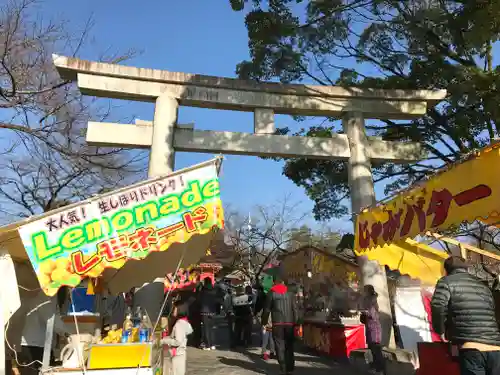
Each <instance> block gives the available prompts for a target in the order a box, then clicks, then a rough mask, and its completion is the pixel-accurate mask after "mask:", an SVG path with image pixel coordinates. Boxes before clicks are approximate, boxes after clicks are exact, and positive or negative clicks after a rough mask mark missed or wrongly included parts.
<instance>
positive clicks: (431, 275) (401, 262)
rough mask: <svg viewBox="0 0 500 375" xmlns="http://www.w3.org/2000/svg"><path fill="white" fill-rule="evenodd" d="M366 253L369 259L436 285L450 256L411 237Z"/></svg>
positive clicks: (428, 283)
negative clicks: (445, 261) (444, 263)
mask: <svg viewBox="0 0 500 375" xmlns="http://www.w3.org/2000/svg"><path fill="white" fill-rule="evenodd" d="M364 254H365V255H366V256H367V257H368V259H370V260H375V261H377V262H379V263H380V264H382V265H385V266H388V267H389V268H390V269H392V270H398V271H399V272H400V273H401V274H403V275H408V276H410V277H411V278H413V279H419V280H420V281H421V282H422V284H425V285H435V284H436V282H437V281H438V280H439V278H440V277H442V276H443V262H444V260H445V259H446V258H447V257H448V254H447V253H445V252H444V251H439V250H436V249H434V248H432V247H430V246H428V245H425V244H421V243H418V242H416V241H414V240H411V239H406V240H405V241H403V242H400V243H391V244H388V245H384V246H379V247H377V248H375V249H372V250H370V251H367V252H365V253H364Z"/></svg>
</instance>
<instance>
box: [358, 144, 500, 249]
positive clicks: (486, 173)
mask: <svg viewBox="0 0 500 375" xmlns="http://www.w3.org/2000/svg"><path fill="white" fill-rule="evenodd" d="M499 165H500V144H494V145H492V146H489V147H487V148H484V149H482V150H480V151H478V152H476V153H474V154H473V155H470V156H469V157H468V158H467V159H466V160H463V161H461V162H459V163H456V164H453V165H450V166H449V167H447V168H444V169H442V170H441V171H439V172H438V173H436V174H435V175H433V176H432V177H431V178H430V179H428V180H427V181H425V182H424V183H422V184H420V185H418V186H416V187H414V188H412V189H411V190H409V191H407V192H404V193H401V194H399V195H398V196H397V197H395V198H394V199H391V200H389V201H387V202H384V203H380V204H378V205H377V206H376V207H372V208H368V209H366V210H364V211H363V212H361V213H360V214H359V215H358V218H357V222H356V243H355V251H356V253H357V254H358V255H359V254H367V255H368V252H371V251H374V250H375V249H377V248H378V247H379V246H384V245H386V244H389V243H394V242H396V243H397V242H401V241H403V240H404V239H406V238H415V237H416V236H417V235H419V234H424V233H426V232H427V231H431V232H438V231H440V230H443V229H447V228H450V227H451V226H453V225H458V224H460V223H462V222H464V221H466V222H472V221H474V220H476V219H479V220H484V221H486V222H488V223H489V224H498V220H497V219H498V211H499V209H500V178H499V177H498V173H497V171H498V166H499ZM493 221H494V222H493Z"/></svg>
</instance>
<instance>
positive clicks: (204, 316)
mask: <svg viewBox="0 0 500 375" xmlns="http://www.w3.org/2000/svg"><path fill="white" fill-rule="evenodd" d="M199 293H200V295H199V298H200V314H201V321H202V323H203V329H202V330H203V342H204V344H205V346H204V348H203V349H204V350H215V345H214V339H213V331H214V322H213V320H214V316H215V313H216V311H217V301H218V298H217V291H216V290H215V289H214V287H213V285H212V279H210V277H206V278H205V280H203V287H202V289H201V290H200V292H199Z"/></svg>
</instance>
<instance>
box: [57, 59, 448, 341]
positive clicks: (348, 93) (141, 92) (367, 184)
mask: <svg viewBox="0 0 500 375" xmlns="http://www.w3.org/2000/svg"><path fill="white" fill-rule="evenodd" d="M53 60H54V64H55V66H56V67H57V69H58V71H59V74H60V75H61V77H62V78H64V79H68V80H71V81H76V82H77V83H78V87H79V88H80V90H81V92H82V93H83V94H86V95H93V96H98V97H106V98H114V99H128V100H136V101H146V102H154V103H155V113H154V119H153V121H152V122H147V121H138V122H136V124H113V123H97V122H89V124H88V131H87V141H88V142H89V143H91V144H94V145H100V146H112V147H117V146H119V147H129V148H149V149H150V151H151V152H150V162H149V171H148V172H149V176H150V177H156V176H159V175H164V174H168V173H170V172H172V171H173V169H174V154H175V150H177V151H190V152H206V153H224V154H240V155H257V156H281V157H307V158H317V159H337V160H345V161H346V162H347V163H348V173H349V185H350V191H351V206H352V212H353V214H357V213H358V212H360V211H361V210H362V209H363V208H365V207H368V206H371V205H372V204H374V203H375V192H374V186H373V178H372V172H371V161H374V162H378V163H380V162H395V163H410V162H414V161H417V160H420V159H422V158H423V157H424V152H423V150H422V147H421V145H420V144H418V143H401V142H389V141H383V140H381V139H379V138H376V137H367V136H366V133H365V125H364V121H365V119H366V118H371V119H391V120H400V119H413V118H416V117H419V116H422V115H424V114H425V113H426V111H427V107H428V105H435V104H436V103H438V102H439V101H441V100H443V99H444V98H445V96H446V90H438V91H427V90H418V91H416V90H414V91H410V90H377V89H360V88H344V87H339V86H312V85H297V84H287V85H285V84H279V83H254V82H250V81H243V80H238V79H232V78H222V77H214V76H205V75H198V74H187V73H176V72H169V71H165V70H153V69H144V68H135V67H128V66H121V65H115V64H106V63H99V62H93V61H85V60H80V59H76V58H71V57H64V56H57V55H54V56H53ZM179 105H184V106H192V107H202V108H213V109H221V110H239V111H249V112H254V133H253V134H251V133H241V132H226V131H206V130H195V129H194V126H193V125H191V126H185V125H178V124H177V110H178V107H179ZM274 114H295V115H303V116H334V117H341V118H342V126H343V130H344V134H336V135H334V136H333V137H331V138H315V137H296V136H283V135H275V134H274V131H275V125H274ZM360 266H361V269H362V276H363V283H364V284H372V285H374V286H375V289H376V290H377V292H378V294H379V306H380V311H381V313H382V314H381V318H382V323H383V326H384V335H383V336H384V337H383V338H384V344H386V345H387V344H390V343H391V342H393V338H392V334H391V333H392V318H391V308H390V303H389V295H388V290H387V279H386V276H385V271H384V269H383V268H382V267H380V266H379V265H378V263H374V262H371V261H367V260H366V258H364V259H363V258H362V259H360Z"/></svg>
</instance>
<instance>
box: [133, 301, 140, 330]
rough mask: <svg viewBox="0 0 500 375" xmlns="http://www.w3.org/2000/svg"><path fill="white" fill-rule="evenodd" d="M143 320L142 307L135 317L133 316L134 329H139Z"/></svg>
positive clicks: (138, 307)
mask: <svg viewBox="0 0 500 375" xmlns="http://www.w3.org/2000/svg"><path fill="white" fill-rule="evenodd" d="M141 319H142V309H141V306H137V308H136V309H135V312H134V315H132V322H133V323H134V327H137V328H139V326H140V325H141Z"/></svg>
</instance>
